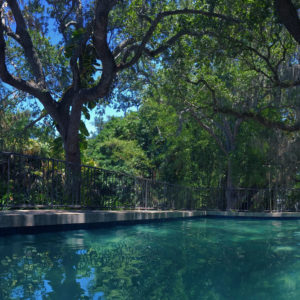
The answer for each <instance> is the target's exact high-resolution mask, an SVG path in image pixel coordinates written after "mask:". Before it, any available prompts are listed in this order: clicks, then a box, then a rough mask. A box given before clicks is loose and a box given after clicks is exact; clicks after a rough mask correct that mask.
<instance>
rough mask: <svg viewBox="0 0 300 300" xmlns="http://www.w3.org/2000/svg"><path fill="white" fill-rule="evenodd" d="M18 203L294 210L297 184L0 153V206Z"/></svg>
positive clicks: (298, 200)
mask: <svg viewBox="0 0 300 300" xmlns="http://www.w3.org/2000/svg"><path fill="white" fill-rule="evenodd" d="M74 169H75V170H76V169H77V171H76V172H74ZM79 171H80V172H79ZM78 174H79V175H78ZM228 195H230V196H229V197H230V203H231V205H230V207H228ZM298 203H299V204H298ZM298 205H299V206H298ZM23 207H43V208H44V207H48V208H55V207H74V208H76V207H78V208H79V207H81V208H98V209H121V208H126V209H134V208H139V209H199V210H200V209H203V210H206V209H226V208H230V209H235V210H249V211H251V210H252V211H297V210H298V209H299V210H300V189H287V188H285V189H283V188H281V189H278V188H277V189H270V188H268V189H234V190H224V189H222V188H192V187H187V186H181V185H175V184H170V183H166V182H159V181H154V180H150V179H145V178H139V177H134V176H131V175H129V174H123V173H119V172H114V171H109V170H103V169H100V168H96V167H91V166H85V165H81V166H80V168H79V166H78V167H77V168H74V166H73V165H72V164H70V163H68V162H66V161H63V160H57V159H51V158H40V157H36V156H28V155H23V154H17V153H11V152H0V208H2V209H3V208H23Z"/></svg>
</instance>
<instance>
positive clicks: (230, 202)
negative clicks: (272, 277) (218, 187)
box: [225, 157, 236, 209]
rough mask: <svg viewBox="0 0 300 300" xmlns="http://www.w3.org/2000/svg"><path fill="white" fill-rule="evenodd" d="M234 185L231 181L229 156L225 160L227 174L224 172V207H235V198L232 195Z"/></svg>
mask: <svg viewBox="0 0 300 300" xmlns="http://www.w3.org/2000/svg"><path fill="white" fill-rule="evenodd" d="M233 189H234V186H233V183H232V163H231V159H230V157H228V162H227V174H226V187H225V198H226V209H235V208H236V199H235V196H234V190H233Z"/></svg>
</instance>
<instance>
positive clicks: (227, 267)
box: [0, 218, 300, 300]
mask: <svg viewBox="0 0 300 300" xmlns="http://www.w3.org/2000/svg"><path fill="white" fill-rule="evenodd" d="M0 299H55V300H56V299H58V300H60V299H63V300H64V299H98V300H100V299H101V300H103V299H106V300H107V299H137V300H139V299H162V300H166V299H178V300H179V299H180V300H185V299H186V300H187V299H209V300H223V299H233V300H239V299H243V300H246V299H255V300H256V299H258V300H260V299H263V300H267V299H272V300H276V299H278V300H279V299H284V300H287V299H300V221H297V220H293V221H277V220H276V221H274V220H273V221H272V220H260V221H259V220H240V219H238V220H237V219H204V218H203V219H194V220H185V221H175V222H165V223H154V224H150V225H149V224H147V225H146V224H145V225H133V226H118V227H114V228H109V229H94V230H77V231H69V232H59V233H43V234H36V235H14V236H6V237H1V238H0Z"/></svg>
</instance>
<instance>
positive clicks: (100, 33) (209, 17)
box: [0, 0, 239, 164]
mask: <svg viewBox="0 0 300 300" xmlns="http://www.w3.org/2000/svg"><path fill="white" fill-rule="evenodd" d="M183 2H184V3H183V4H182V5H181V4H178V2H177V1H174V3H172V2H170V1H163V2H160V3H156V4H153V3H151V2H148V1H128V2H127V1H117V0H114V1H111V0H97V1H95V2H91V3H86V4H83V2H82V1H81V0H72V1H56V0H48V1H46V2H45V5H42V4H41V3H40V2H39V1H35V0H29V1H24V3H23V2H22V3H21V2H20V3H19V2H18V1H17V0H7V1H3V0H2V1H0V7H1V10H0V13H1V23H0V78H1V79H2V81H3V82H5V83H6V84H8V85H9V86H10V87H11V88H14V89H17V90H19V91H22V92H25V93H27V94H28V95H30V96H31V97H33V98H35V99H38V100H39V101H40V103H41V104H42V106H43V107H44V112H43V113H44V114H45V113H47V114H49V115H50V116H51V118H52V119H53V121H54V124H55V126H56V128H57V130H58V132H59V133H60V135H61V137H62V140H63V145H64V150H65V156H66V159H67V160H68V161H69V162H73V163H77V164H78V163H80V150H79V142H80V136H79V134H78V133H79V131H80V130H81V132H83V133H84V132H85V131H86V130H85V128H84V124H83V123H82V122H81V117H82V113H84V114H85V115H86V116H88V109H89V108H93V107H94V106H95V105H96V103H97V102H98V103H99V101H100V102H101V101H103V100H101V99H104V98H105V97H108V96H109V94H110V91H112V89H113V87H114V80H115V79H116V75H117V74H118V73H119V72H121V71H122V70H124V69H127V68H130V67H131V66H133V65H134V64H136V63H138V61H139V60H140V58H141V57H142V56H143V55H144V54H147V55H148V56H151V57H155V56H157V55H159V54H160V53H162V52H163V51H165V50H166V49H168V48H170V47H171V46H172V44H174V43H175V42H176V41H177V40H178V39H179V38H180V37H181V36H183V35H186V34H191V33H189V32H187V31H185V30H182V29H181V28H180V27H181V25H180V22H181V21H184V18H191V16H192V17H194V18H200V19H201V18H202V19H204V21H203V23H204V24H205V23H207V24H206V25H207V26H208V27H210V28H212V27H213V26H214V24H215V22H220V23H222V24H223V25H222V26H225V25H226V26H227V25H232V24H237V23H239V21H238V20H237V19H236V18H234V17H233V16H231V13H229V15H228V16H227V15H223V14H221V13H218V12H214V11H211V10H209V9H205V7H206V5H205V4H206V3H199V5H195V6H191V5H189V4H188V3H187V4H186V3H185V1H183ZM167 20H168V21H167ZM170 20H171V21H170ZM53 23H55V24H56V26H57V27H56V29H57V30H58V31H59V33H58V32H54V31H53V28H51V27H50V25H49V24H53ZM54 35H56V36H55V37H54ZM67 62H68V63H67ZM80 127H81V128H80Z"/></svg>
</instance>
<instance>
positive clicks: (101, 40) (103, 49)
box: [79, 0, 117, 102]
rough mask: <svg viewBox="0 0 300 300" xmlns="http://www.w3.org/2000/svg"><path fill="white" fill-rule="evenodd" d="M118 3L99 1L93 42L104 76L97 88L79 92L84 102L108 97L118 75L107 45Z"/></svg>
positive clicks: (115, 0)
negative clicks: (113, 14)
mask: <svg viewBox="0 0 300 300" xmlns="http://www.w3.org/2000/svg"><path fill="white" fill-rule="evenodd" d="M116 3H117V0H114V1H112V0H98V2H97V4H96V11H95V20H94V26H93V29H94V33H93V42H94V45H95V49H96V54H97V58H98V59H100V60H101V62H102V75H101V79H100V81H99V83H98V84H97V85H96V86H95V87H92V88H88V89H81V90H80V91H79V96H80V99H81V100H82V101H84V102H87V101H93V100H96V99H99V98H102V97H104V96H106V95H107V94H108V93H109V89H110V87H111V84H112V81H113V79H114V76H115V74H116V63H115V60H114V57H113V54H112V52H111V51H110V49H109V46H108V43H107V26H108V15H109V12H110V10H111V9H112V8H113V6H114V5H115V4H116Z"/></svg>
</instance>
